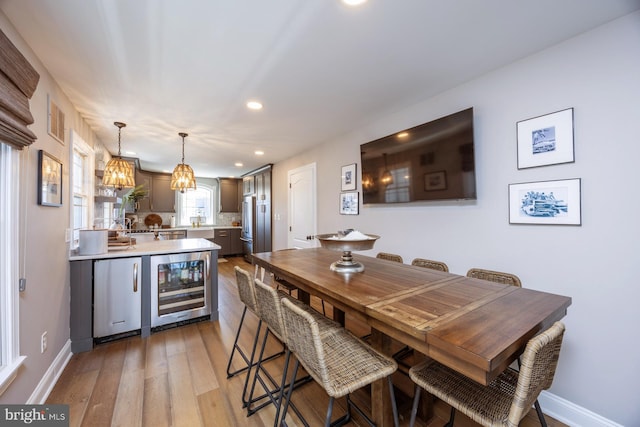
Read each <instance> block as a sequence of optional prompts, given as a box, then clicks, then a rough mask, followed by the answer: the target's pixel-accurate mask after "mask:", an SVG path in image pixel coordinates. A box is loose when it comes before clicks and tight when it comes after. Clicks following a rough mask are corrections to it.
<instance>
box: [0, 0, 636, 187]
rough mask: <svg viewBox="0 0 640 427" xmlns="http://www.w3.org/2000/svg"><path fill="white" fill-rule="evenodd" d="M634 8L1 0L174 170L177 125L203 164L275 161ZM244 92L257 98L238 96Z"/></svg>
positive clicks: (60, 71)
mask: <svg viewBox="0 0 640 427" xmlns="http://www.w3.org/2000/svg"><path fill="white" fill-rule="evenodd" d="M639 8H640V0H562V1H558V0H535V1H533V0H531V1H514V0H482V1H479V0H449V1H443V0H440V1H436V0H369V1H368V3H365V4H364V5H363V6H360V7H359V8H351V7H348V6H345V5H344V4H342V3H341V2H340V1H339V0H268V1H266V0H180V1H178V0H135V1H133V0H0V9H1V10H2V11H3V12H4V13H5V15H6V16H7V17H8V18H9V20H10V21H11V22H12V23H13V25H14V26H15V27H16V29H17V30H18V32H19V33H20V34H21V35H22V37H23V38H24V39H25V40H26V42H27V43H28V44H29V45H30V46H31V47H32V48H33V50H34V52H35V53H36V55H37V56H38V57H39V58H40V59H41V60H42V62H43V64H44V65H45V67H46V68H47V69H48V70H49V72H50V73H51V75H52V76H53V78H54V79H55V80H56V81H57V82H58V83H59V85H60V86H61V88H62V90H63V91H64V92H65V93H66V95H67V96H68V97H69V99H70V100H71V102H72V103H73V104H74V105H75V107H76V108H77V109H78V111H79V112H80V114H81V115H82V116H83V117H85V119H86V120H87V122H88V123H89V124H90V126H91V127H92V128H93V129H94V130H95V132H96V133H97V135H98V137H99V138H100V139H101V140H102V141H103V143H104V144H105V145H106V146H107V148H108V150H109V151H110V152H111V153H116V152H117V128H116V127H115V126H114V125H113V122H114V121H123V122H125V123H127V127H126V128H124V129H123V131H122V149H123V155H125V153H124V151H129V150H132V151H135V152H136V153H137V154H136V155H135V156H133V157H139V158H140V161H141V164H142V167H143V168H144V169H148V170H154V171H163V170H165V171H171V170H173V168H174V166H175V165H176V163H178V162H179V160H180V157H181V145H180V141H181V140H180V137H179V136H178V132H187V133H189V136H188V137H187V138H186V148H185V162H186V163H189V164H190V165H191V166H192V167H193V168H194V170H195V172H196V175H198V176H209V177H215V176H240V175H241V174H242V173H245V172H248V171H250V170H252V169H255V168H257V167H259V166H261V165H263V164H265V163H275V162H278V161H279V160H282V159H285V158H288V157H290V156H292V155H294V154H296V153H299V152H301V151H304V150H306V149H308V148H309V147H310V146H313V145H315V144H318V143H322V142H324V141H327V140H330V139H332V138H335V137H337V136H339V135H342V134H345V133H347V132H350V131H352V130H354V129H357V128H358V127H360V126H363V125H365V124H366V123H368V122H372V121H374V120H376V118H378V117H380V116H383V115H385V114H389V113H391V112H395V111H398V110H399V109H401V108H403V107H406V106H408V105H411V104H414V103H416V102H419V101H421V100H424V99H426V98H428V97H430V96H432V95H434V94H437V93H439V92H442V91H444V90H447V89H448V88H451V87H454V86H457V85H459V84H461V83H463V82H465V81H468V80H470V79H473V78H474V77H476V76H479V75H481V74H484V73H487V72H489V71H491V70H494V69H496V68H498V67H501V66H503V65H506V64H508V63H510V62H513V61H516V60H518V59H520V58H523V57H525V56H527V55H530V54H532V53H534V52H537V51H540V50H542V49H544V48H547V47H549V46H551V45H554V44H557V43H559V42H561V41H563V40H566V39H567V38H570V37H572V36H574V35H577V34H579V33H582V32H584V31H587V30H589V29H591V28H594V27H596V26H598V25H600V24H603V23H605V22H607V21H610V20H612V19H615V18H617V17H620V16H622V15H625V14H627V13H630V12H631V11H634V10H637V9H639ZM249 99H258V100H260V101H261V102H262V103H263V104H264V109H263V110H262V111H259V112H254V111H249V110H247V108H246V107H245V103H246V101H248V100H249ZM430 119H433V118H432V117H425V121H427V120H430ZM416 124H417V123H407V126H412V125H416ZM382 136H384V135H379V137H382ZM362 142H363V143H364V142H366V141H362ZM255 150H263V151H264V152H265V154H264V156H262V157H257V156H255V155H254V151H255ZM235 162H242V163H243V164H244V166H243V167H240V168H238V167H235V166H234V163H235Z"/></svg>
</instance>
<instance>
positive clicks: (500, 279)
mask: <svg viewBox="0 0 640 427" xmlns="http://www.w3.org/2000/svg"><path fill="white" fill-rule="evenodd" d="M467 277H473V278H474V279H483V280H488V281H490V282H496V283H502V284H505V285H511V286H517V287H519V288H521V287H522V282H521V281H520V278H519V277H518V276H516V275H515V274H511V273H503V272H501V271H493V270H483V269H482V268H472V269H470V270H469V271H467Z"/></svg>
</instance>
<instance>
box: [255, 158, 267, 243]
mask: <svg viewBox="0 0 640 427" xmlns="http://www.w3.org/2000/svg"><path fill="white" fill-rule="evenodd" d="M254 178H255V190H256V229H255V232H254V238H253V251H254V252H256V253H258V252H270V251H271V168H270V167H269V168H267V169H265V170H262V171H261V172H259V173H257V174H256V175H254Z"/></svg>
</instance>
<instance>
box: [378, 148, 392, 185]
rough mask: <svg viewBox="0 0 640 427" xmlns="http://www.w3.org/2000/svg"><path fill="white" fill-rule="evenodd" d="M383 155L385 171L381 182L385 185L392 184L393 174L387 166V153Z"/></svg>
mask: <svg viewBox="0 0 640 427" xmlns="http://www.w3.org/2000/svg"><path fill="white" fill-rule="evenodd" d="M382 156H383V157H384V172H383V173H382V177H381V178H380V182H382V183H383V184H384V185H391V184H393V175H391V173H390V172H389V169H388V168H387V153H384V154H383V155H382Z"/></svg>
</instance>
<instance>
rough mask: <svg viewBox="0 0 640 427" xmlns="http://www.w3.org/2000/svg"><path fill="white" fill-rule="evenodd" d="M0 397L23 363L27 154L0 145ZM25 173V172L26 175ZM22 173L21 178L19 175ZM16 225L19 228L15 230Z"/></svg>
mask: <svg viewBox="0 0 640 427" xmlns="http://www.w3.org/2000/svg"><path fill="white" fill-rule="evenodd" d="M0 150H1V151H0V200H1V201H2V203H0V209H2V211H0V219H1V220H0V396H1V395H2V394H3V393H4V392H5V391H6V390H7V389H8V388H9V385H10V384H11V382H12V381H13V380H14V379H15V378H16V376H17V373H18V368H20V366H21V365H22V364H23V363H24V361H25V360H26V358H27V357H26V356H21V355H20V312H19V308H20V306H19V298H18V297H19V292H18V284H19V276H20V259H21V257H23V256H24V254H23V252H24V251H21V248H20V237H21V235H23V234H24V224H25V223H24V219H23V216H22V215H20V213H21V211H23V212H24V213H25V214H26V209H25V204H26V196H25V195H24V194H22V192H20V182H21V181H22V180H23V175H22V174H23V173H25V172H24V171H25V169H28V168H26V167H25V159H27V160H28V158H29V150H28V149H24V150H16V149H14V148H11V147H10V146H9V145H8V144H0ZM27 172H28V171H27ZM21 173H22V174H21ZM15 224H19V226H18V227H16V226H15Z"/></svg>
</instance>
